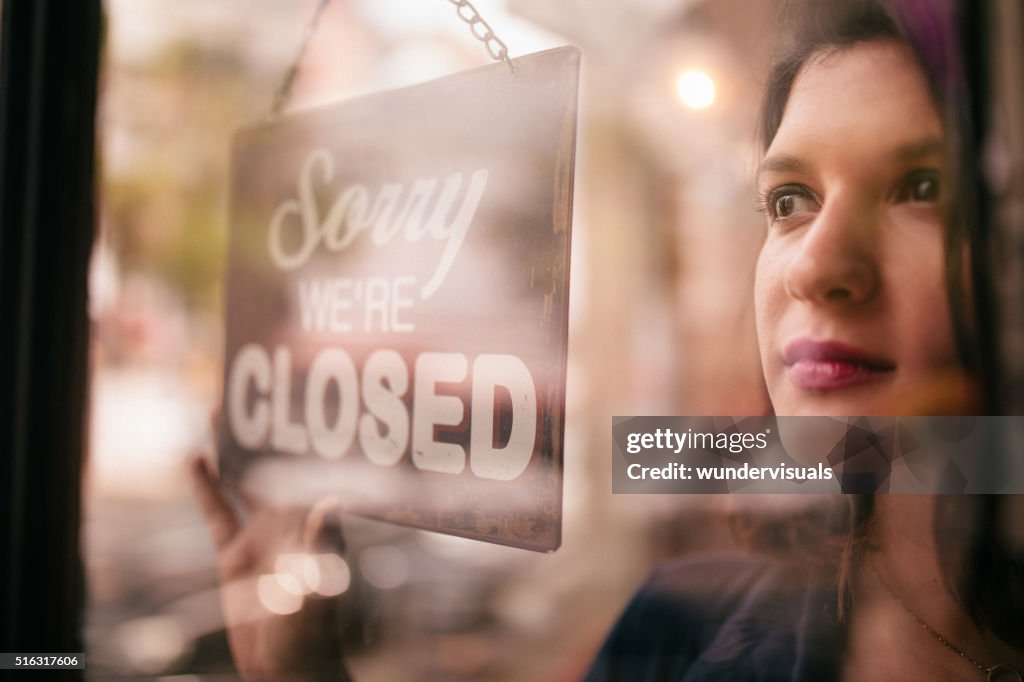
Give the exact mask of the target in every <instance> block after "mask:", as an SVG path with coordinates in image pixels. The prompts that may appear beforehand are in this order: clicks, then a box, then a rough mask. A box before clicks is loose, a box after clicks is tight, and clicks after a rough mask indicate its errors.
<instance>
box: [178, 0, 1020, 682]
mask: <svg viewBox="0 0 1024 682" xmlns="http://www.w3.org/2000/svg"><path fill="white" fill-rule="evenodd" d="M913 6H914V7H917V8H920V7H926V6H924V5H922V4H921V3H916V4H914V5H913ZM803 11H804V12H807V13H810V14H809V15H808V16H806V17H804V18H805V19H807V21H806V23H805V26H806V28H807V32H803V29H801V30H800V31H797V33H796V40H795V41H794V45H795V49H794V50H792V51H791V52H790V53H789V54H788V55H787V56H786V57H784V58H783V59H782V60H780V61H779V63H778V65H777V67H776V68H775V70H774V72H773V76H772V78H771V80H770V82H769V88H768V94H767V97H766V104H765V111H764V116H763V132H764V142H765V154H764V158H763V160H762V163H761V164H760V168H759V170H758V173H757V184H758V190H759V193H760V195H761V203H762V209H763V211H764V213H765V216H766V222H767V224H768V230H767V236H766V239H765V243H764V247H763V249H762V252H761V256H760V258H759V261H758V266H757V275H756V286H755V292H754V294H755V307H756V317H757V328H758V337H759V344H760V350H761V360H762V363H763V369H764V375H765V380H766V383H767V387H768V390H769V394H770V396H771V400H772V404H773V406H774V409H775V411H776V413H777V414H780V415H866V414H900V413H902V414H908V413H909V414H913V413H925V414H928V413H935V412H936V411H937V410H939V409H941V410H943V411H950V410H954V411H968V412H970V411H972V410H976V409H979V408H978V406H977V405H976V404H974V403H972V402H971V400H970V395H971V391H970V390H968V389H967V388H966V387H968V386H971V385H972V384H973V383H974V382H973V381H972V379H971V377H976V376H978V372H977V370H976V369H975V358H976V357H978V352H977V349H976V345H977V344H976V342H975V340H974V339H975V336H976V334H974V333H972V332H971V331H970V330H971V329H972V325H971V324H969V322H970V321H971V317H972V314H973V311H972V308H971V306H970V305H969V304H967V302H966V299H967V298H968V297H967V296H966V295H963V292H966V291H968V290H969V289H970V287H968V285H967V274H968V271H969V269H968V268H965V267H963V266H964V265H965V264H966V263H967V262H968V260H969V259H970V258H971V257H972V256H976V255H978V254H976V253H972V251H971V249H970V244H969V240H967V239H966V236H967V233H966V231H965V228H964V227H963V226H964V225H966V222H965V221H964V220H963V219H962V215H961V213H962V211H963V210H964V207H966V206H968V205H969V200H968V198H967V197H966V196H964V195H963V194H962V193H959V192H957V191H955V190H954V188H956V187H957V186H958V185H959V184H963V183H960V182H959V180H960V178H958V177H957V173H956V170H957V168H958V164H959V163H960V157H961V155H960V153H959V152H958V151H957V150H958V149H959V146H960V142H961V141H962V140H964V139H965V138H964V137H963V136H962V135H961V134H960V132H959V128H958V126H956V125H954V123H955V122H957V121H959V120H960V119H957V118H956V117H954V116H951V115H950V111H949V109H950V107H947V106H946V105H945V104H944V103H945V102H947V101H948V102H956V101H958V97H960V96H961V95H962V93H960V92H958V88H960V83H961V77H960V74H959V72H958V71H957V68H956V66H955V60H952V61H951V60H949V59H948V56H949V51H948V50H946V49H944V48H945V47H948V44H949V33H948V32H945V33H944V32H943V31H941V30H938V31H933V32H932V33H931V34H929V35H928V36H927V37H928V38H929V40H930V42H929V41H926V40H925V41H923V40H919V39H918V36H915V35H911V34H908V32H907V31H904V30H903V29H902V28H901V26H905V25H911V24H912V23H913V22H908V21H904V19H905V18H906V17H901V16H899V15H896V14H894V13H892V12H890V11H889V10H887V9H886V8H885V7H884V6H882V5H881V4H880V3H875V2H852V3H850V2H844V3H838V5H837V4H835V3H832V2H829V3H820V2H819V3H809V4H807V5H806V6H805V7H804V9H803ZM922 16H923V18H924V19H925V20H926V21H924V23H925V24H926V25H931V26H933V27H934V26H935V24H934V23H932V24H929V20H930V18H934V17H933V16H932V15H931V14H929V13H928V12H925V13H924V14H923V15H922ZM921 18H922V17H918V19H919V20H920V19H921ZM920 24H921V22H920V21H918V22H917V25H920ZM940 28H941V27H940ZM943 40H945V43H943ZM947 284H948V285H949V286H946V285H947ZM950 385H953V386H954V387H955V390H952V391H950V390H943V387H948V386H950ZM936 396H942V399H941V401H939V404H937V403H936V402H935V397H936ZM196 480H197V483H198V485H197V489H198V490H199V497H200V501H201V502H202V503H203V507H204V509H205V510H206V512H207V516H208V519H209V521H210V524H211V526H212V527H213V530H214V535H215V538H216V539H217V543H218V547H219V548H220V556H221V573H222V580H223V581H224V582H225V583H232V582H234V581H235V580H236V579H237V578H239V577H243V576H246V575H248V574H249V573H250V572H251V570H250V569H251V567H252V566H253V565H255V564H256V563H257V562H258V561H259V556H258V551H257V549H258V548H259V547H260V544H259V543H258V542H255V539H258V538H259V537H260V536H261V531H260V530H259V528H260V523H261V522H260V520H259V519H257V520H256V522H255V523H251V524H249V525H248V526H244V527H243V526H242V525H241V524H240V523H239V522H238V519H237V517H236V516H235V515H234V513H233V512H232V511H231V509H230V507H229V506H228V505H227V504H226V502H225V501H224V499H223V498H222V497H221V496H220V495H219V493H218V491H217V490H216V487H215V483H214V481H213V480H212V478H211V477H210V476H209V474H208V472H207V470H206V469H205V467H203V465H202V464H201V463H199V462H197V465H196ZM832 501H833V502H837V503H838V507H839V508H840V512H839V513H833V512H822V511H820V510H811V511H809V512H807V513H806V514H804V516H803V518H800V519H797V518H792V517H787V518H786V519H784V520H782V521H781V522H780V523H775V524H771V523H767V522H765V521H764V520H761V521H759V522H758V523H756V524H755V525H754V529H753V532H752V533H751V534H750V535H751V539H752V542H754V543H755V544H761V545H764V546H767V549H768V550H770V551H763V552H760V553H757V554H747V555H742V556H735V557H725V558H722V557H698V558H696V559H692V558H691V559H687V560H685V561H682V562H679V563H676V564H671V565H667V566H664V567H662V568H661V569H659V570H658V571H657V572H656V573H655V575H654V577H653V578H652V579H651V581H650V582H649V583H648V585H647V586H645V587H644V588H643V589H642V590H641V591H640V593H639V594H638V595H637V596H636V598H635V599H634V600H633V602H632V603H631V605H630V606H629V607H628V608H627V610H626V612H625V614H624V615H623V616H622V618H621V620H620V622H619V623H618V624H617V625H616V627H615V628H614V630H613V631H612V633H611V635H610V637H609V639H608V641H607V642H606V644H605V646H604V648H603V649H602V651H601V652H600V654H599V655H598V658H597V661H596V662H595V663H594V666H593V668H592V670H591V672H590V675H589V678H588V679H591V680H613V679H614V680H631V681H632V680H688V681H692V680H725V679H730V680H734V679H796V680H823V679H844V680H885V679H898V680H916V679H929V680H971V679H985V678H986V676H988V677H989V678H990V679H998V680H1002V679H1009V680H1012V679H1020V677H1019V675H1018V674H1017V673H1016V671H1018V670H1024V633H1022V631H1021V625H1020V624H1021V623H1024V615H1022V614H1021V611H1020V610H1019V609H1020V606H1021V605H1022V604H1024V599H1022V597H1021V595H1020V594H1019V593H1017V592H1015V591H1014V590H1015V589H1017V587H1016V586H1017V585H1019V584H1020V583H1019V582H1016V581H1017V580H1018V578H1019V577H1020V575H1021V573H1020V563H1019V562H1017V563H1015V562H1013V561H1011V560H1010V558H1009V557H1008V556H1007V555H1006V554H1005V552H1003V551H1002V547H1003V546H1004V544H1005V543H1003V542H1002V541H1001V539H1000V538H998V537H996V536H995V535H993V533H992V532H991V531H992V529H993V527H994V526H993V523H992V519H993V518H994V516H995V515H996V514H997V507H998V500H976V499H972V498H966V497H964V498H949V499H940V498H937V497H935V496H916V497H901V496H878V497H875V498H872V497H858V498H851V499H845V498H833V499H832ZM321 518H322V515H320V514H319V513H317V514H314V515H312V516H311V517H310V519H308V520H307V523H306V533H305V536H306V538H307V540H306V543H307V545H308V544H310V543H312V542H313V538H315V537H316V534H317V530H318V528H319V525H320V521H319V519H321ZM950 518H952V519H956V520H957V521H958V522H959V523H958V524H957V525H955V526H950V525H948V524H946V525H944V524H945V521H946V520H947V519H950ZM940 526H941V527H942V528H943V531H944V533H943V534H941V535H937V534H936V533H935V532H933V531H934V529H936V528H938V527H940ZM766 539H767V540H766ZM983 553H984V561H979V560H978V557H982V555H983ZM993 586H994V587H996V588H998V590H997V592H998V593H999V595H1001V596H1002V599H994V600H993V599H992V594H993V590H992V589H991V588H992V587H993ZM245 606H246V604H245V601H244V598H232V596H231V595H230V594H228V593H227V590H225V609H226V611H227V617H228V621H229V622H239V621H241V622H242V623H243V624H242V625H235V626H232V627H231V628H230V633H229V634H230V635H231V638H232V646H233V649H234V651H235V656H236V660H237V661H238V662H239V667H240V668H241V669H242V671H243V672H244V673H248V674H250V675H251V676H253V677H260V676H261V675H262V676H268V677H277V676H279V673H280V672H281V671H289V672H294V671H297V670H300V669H302V668H303V667H313V668H318V669H320V670H329V669H330V668H331V664H330V663H324V662H327V661H330V660H332V658H334V657H336V656H338V655H339V654H338V650H337V648H336V642H334V641H333V639H332V638H331V637H329V636H327V635H328V634H329V633H330V632H333V631H334V630H333V629H332V628H331V627H329V625H327V623H328V621H329V618H330V617H331V616H330V612H329V609H328V608H327V606H326V604H325V603H317V604H313V605H311V606H312V608H307V609H303V611H301V612H300V613H298V614H293V615H292V616H289V617H288V618H291V619H293V621H292V622H291V623H287V622H284V621H278V622H268V621H265V620H264V621H253V622H251V623H249V624H248V625H246V624H244V622H245V617H244V615H242V614H241V612H242V611H244V609H245ZM236 614H239V615H238V617H235V615H236ZM289 633H290V634H289ZM296 633H298V634H296ZM316 637H319V639H316ZM297 643H301V644H302V645H303V646H304V647H305V648H304V649H303V650H301V651H298V650H295V649H294V648H293V645H295V644H297ZM334 660H337V659H336V658H334ZM319 663H324V665H323V666H322V667H320V666H319V665H318V664H319Z"/></svg>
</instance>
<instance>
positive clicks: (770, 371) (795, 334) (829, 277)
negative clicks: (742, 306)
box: [755, 41, 957, 415]
mask: <svg viewBox="0 0 1024 682" xmlns="http://www.w3.org/2000/svg"><path fill="white" fill-rule="evenodd" d="M944 149H945V146H944V134H943V127H942V122H941V120H940V118H939V115H938V113H937V112H936V109H935V106H934V104H933V103H932V100H931V97H930V95H929V92H928V87H927V84H926V82H925V79H924V76H923V74H922V73H921V71H920V67H919V66H918V65H917V62H916V61H915V59H914V57H913V55H912V53H911V52H910V50H909V48H907V47H906V46H903V45H901V44H899V43H895V42H889V41H875V42H868V43H862V44H859V45H855V46H852V47H848V48H844V49H840V50H838V51H834V52H829V53H822V54H820V55H817V56H814V57H812V58H811V59H809V60H808V61H807V62H806V64H805V65H804V67H803V69H802V70H801V72H800V74H799V75H798V77H797V79H796V82H795V83H794V85H793V89H792V92H791V94H790V97H789V101H788V102H787V105H786V109H785V113H784V115H783V118H782V123H781V125H780V127H779V130H778V132H777V133H776V135H775V138H774V139H773V140H772V143H771V146H770V147H769V149H768V151H767V153H766V155H765V159H764V161H763V162H762V164H761V167H760V168H759V170H758V176H757V184H758V191H759V192H760V194H761V196H762V199H763V204H764V210H765V215H766V218H767V221H768V235H767V238H766V241H765V244H764V248H763V249H762V251H761V255H760V258H759V259H758V264H757V277H756V283H755V305H756V310H757V332H758V339H759V345H760V349H761V362H762V365H763V368H764V374H765V379H766V381H767V384H768V391H769V394H770V395H771V399H772V404H773V406H774V408H775V412H776V414H779V415H801V414H807V415H815V414H817V415H872V414H906V413H908V412H911V411H913V410H914V409H915V408H914V406H913V405H912V404H911V403H912V402H914V401H915V400H919V399H920V397H921V396H922V395H926V392H927V391H928V390H929V389H935V388H938V384H939V383H941V382H942V381H943V379H944V378H946V377H948V375H949V374H950V373H951V372H952V371H955V368H956V366H957V360H956V348H955V345H954V341H953V331H952V324H951V321H950V314H949V305H948V300H947V294H946V287H945V255H944V253H945V238H944V232H945V227H944V226H945V220H946V218H945V216H946V210H947V206H946V202H947V198H948V192H949V183H948V173H947V168H946V160H945V154H944Z"/></svg>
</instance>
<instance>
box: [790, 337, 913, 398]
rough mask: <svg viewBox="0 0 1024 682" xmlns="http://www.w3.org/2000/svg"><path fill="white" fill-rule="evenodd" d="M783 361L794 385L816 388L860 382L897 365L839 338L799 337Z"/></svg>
mask: <svg viewBox="0 0 1024 682" xmlns="http://www.w3.org/2000/svg"><path fill="white" fill-rule="evenodd" d="M783 361H784V362H785V365H786V369H787V372H788V374H789V380H790V381H791V382H792V383H793V385H795V386H796V387H797V388H803V389H807V390H812V391H827V390H833V389H839V388H848V387H850V386H857V385H860V384H863V383H866V382H869V381H875V380H877V379H879V378H881V377H883V376H885V375H886V374H888V373H890V372H892V371H893V370H895V369H896V365H895V364H894V363H893V362H892V361H890V360H888V359H886V358H883V357H880V356H877V355H873V354H871V353H868V352H867V351H864V350H861V349H860V348H857V347H855V346H850V345H848V344H845V343H839V342H837V341H811V340H808V339H799V340H797V341H794V342H792V343H790V344H789V345H788V346H786V348H785V349H784V351H783Z"/></svg>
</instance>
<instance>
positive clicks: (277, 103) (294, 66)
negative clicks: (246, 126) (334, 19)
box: [270, 0, 331, 118]
mask: <svg viewBox="0 0 1024 682" xmlns="http://www.w3.org/2000/svg"><path fill="white" fill-rule="evenodd" d="M330 1H331V0H320V4H318V5H317V6H316V11H315V12H313V18H312V19H310V21H309V24H307V25H306V32H305V34H304V35H303V36H302V43H300V44H299V52H298V54H296V55H295V59H294V60H292V63H291V66H289V67H288V70H287V71H286V72H285V74H284V79H283V80H282V81H281V85H280V86H278V88H277V92H276V93H275V94H274V104H273V105H272V106H271V108H270V115H271V117H272V118H277V117H278V116H280V115H281V110H282V109H284V105H285V103H286V102H287V101H288V97H289V95H291V94H292V85H293V84H294V83H295V77H296V76H297V75H298V73H299V65H300V64H302V57H303V55H305V54H306V47H308V46H309V40H310V38H312V37H313V33H314V32H315V31H316V27H317V25H318V24H319V23H320V15H321V14H323V12H324V8H325V7H327V3H328V2H330Z"/></svg>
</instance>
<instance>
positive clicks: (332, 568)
mask: <svg viewBox="0 0 1024 682" xmlns="http://www.w3.org/2000/svg"><path fill="white" fill-rule="evenodd" d="M316 561H317V564H318V565H319V567H320V584H319V585H317V587H316V592H317V594H321V595H323V596H325V597H333V596H335V595H339V594H341V593H342V592H344V591H345V590H347V589H348V586H349V583H350V582H351V580H352V573H351V572H350V571H349V569H348V564H346V563H345V560H344V559H342V558H341V557H340V556H338V555H337V554H317V555H316Z"/></svg>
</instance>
